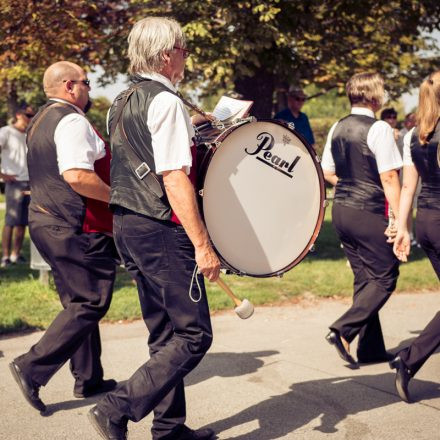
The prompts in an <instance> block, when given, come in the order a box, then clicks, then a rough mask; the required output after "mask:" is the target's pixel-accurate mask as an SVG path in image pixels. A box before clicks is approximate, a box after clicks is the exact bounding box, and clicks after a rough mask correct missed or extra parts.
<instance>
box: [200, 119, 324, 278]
mask: <svg viewBox="0 0 440 440" xmlns="http://www.w3.org/2000/svg"><path fill="white" fill-rule="evenodd" d="M256 122H271V123H273V124H278V125H281V126H282V127H284V128H287V129H288V130H289V131H291V132H293V133H294V134H295V136H297V137H298V138H299V140H300V141H301V142H302V143H303V145H304V146H305V147H306V149H307V151H308V153H309V155H310V156H311V158H312V162H313V165H314V166H315V169H316V171H317V174H318V180H319V189H320V197H319V202H320V208H319V215H318V219H317V221H316V225H315V228H314V230H313V234H312V237H311V238H310V240H309V241H308V243H307V245H306V246H305V248H304V250H303V251H302V252H301V254H300V255H298V257H296V258H295V260H294V261H292V262H291V263H290V264H288V265H287V266H285V267H284V268H282V269H281V270H278V271H276V272H271V273H268V274H253V273H248V272H243V271H241V270H239V269H237V268H236V267H234V266H232V265H231V264H230V263H228V262H227V261H226V260H225V258H224V257H223V256H222V255H221V253H220V252H219V251H218V249H217V248H216V247H215V245H214V243H213V242H212V240H211V239H210V241H211V245H212V247H213V248H214V250H215V252H216V254H217V256H218V258H219V259H220V261H221V262H222V264H223V267H224V268H226V269H228V270H230V271H231V272H232V273H234V274H236V275H241V276H249V277H253V278H270V277H275V276H278V277H279V276H282V275H283V274H284V273H286V272H288V271H289V270H291V269H293V268H294V267H295V266H296V265H297V264H298V263H300V262H301V261H302V260H303V259H304V258H305V256H306V255H307V254H308V253H309V252H310V250H311V248H312V246H313V244H314V243H315V241H316V239H317V238H318V235H319V232H320V230H321V227H322V223H323V221H324V216H325V207H326V206H325V205H326V204H325V200H326V197H325V181H324V173H323V172H322V168H321V165H320V160H319V157H318V155H317V154H316V151H315V149H314V148H313V147H312V146H311V145H310V144H309V143H308V142H307V141H306V139H305V138H304V136H302V135H301V134H300V133H298V132H297V131H296V130H295V129H293V128H292V127H291V126H290V125H289V124H288V123H286V122H283V121H278V120H276V119H258V120H257V121H256ZM249 123H250V124H252V123H253V121H246V122H243V123H240V124H236V125H233V126H231V127H229V128H227V129H226V130H224V131H223V132H221V133H220V134H219V135H218V136H217V137H216V139H215V141H214V142H215V144H217V143H221V142H222V141H223V140H224V139H225V138H226V137H227V136H228V135H229V134H230V133H232V132H233V131H234V130H236V129H237V128H239V127H241V126H243V125H245V124H249ZM216 151H217V147H214V149H213V153H212V154H211V156H210V157H209V160H208V161H207V165H206V170H205V173H204V175H203V184H204V183H205V178H206V173H207V171H208V168H209V165H210V163H211V160H212V158H213V157H214V155H215V153H216ZM202 206H203V203H202ZM201 211H202V218H203V221H204V222H205V213H204V210H203V209H202V210H201ZM205 224H206V222H205ZM208 235H209V231H208Z"/></svg>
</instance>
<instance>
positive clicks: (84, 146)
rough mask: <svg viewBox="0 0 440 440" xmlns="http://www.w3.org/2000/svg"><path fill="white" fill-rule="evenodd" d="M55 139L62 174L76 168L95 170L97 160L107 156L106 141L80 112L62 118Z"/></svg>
mask: <svg viewBox="0 0 440 440" xmlns="http://www.w3.org/2000/svg"><path fill="white" fill-rule="evenodd" d="M54 141H55V145H56V149H57V160H58V168H59V172H60V174H63V173H64V172H65V171H67V170H71V169H75V168H79V169H84V170H93V169H94V163H95V161H96V160H98V159H101V158H103V157H104V156H105V145H104V142H103V141H102V139H101V138H100V137H99V136H98V135H97V134H96V132H95V130H94V129H93V127H92V125H91V124H90V122H89V121H88V120H87V119H86V118H85V117H84V116H83V115H80V114H78V113H70V114H68V115H66V116H64V117H63V118H62V119H61V120H60V122H59V123H58V125H57V127H56V129H55V134H54Z"/></svg>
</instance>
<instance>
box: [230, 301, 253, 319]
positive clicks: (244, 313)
mask: <svg viewBox="0 0 440 440" xmlns="http://www.w3.org/2000/svg"><path fill="white" fill-rule="evenodd" d="M234 310H235V313H236V314H237V315H238V316H239V317H240V318H241V319H247V318H250V317H251V316H252V315H253V314H254V306H253V304H252V303H251V302H250V301H249V300H247V299H244V300H243V301H242V302H241V304H240V305H239V306H237V307H235V309H234Z"/></svg>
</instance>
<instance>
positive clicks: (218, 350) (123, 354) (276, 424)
mask: <svg viewBox="0 0 440 440" xmlns="http://www.w3.org/2000/svg"><path fill="white" fill-rule="evenodd" d="M349 301H350V300H349V299H346V300H335V299H314V298H309V299H304V300H302V301H300V302H298V303H296V304H286V305H284V306H277V307H257V308H256V310H255V314H254V316H253V317H251V318H250V319H248V320H240V319H239V318H238V317H237V316H236V315H235V314H234V312H233V311H232V310H231V311H230V312H224V313H221V314H217V315H215V316H213V318H212V321H213V327H214V343H213V346H212V348H211V350H210V351H209V353H208V354H207V355H206V356H205V358H204V359H203V361H202V362H201V364H200V365H199V366H198V367H197V369H196V370H195V371H193V372H192V373H191V374H190V375H189V376H188V377H187V380H186V385H187V387H186V390H187V393H186V397H187V408H188V417H187V424H188V425H189V426H190V427H193V428H196V427H205V426H206V427H211V428H213V429H214V430H215V431H216V433H217V435H218V438H219V439H235V440H272V439H292V440H293V439H298V440H321V439H326V440H328V439H331V440H333V439H338V440H339V439H341V440H370V439H371V440H373V439H374V440H387V439H390V440H391V439H392V440H406V439H408V440H433V439H440V431H439V424H440V423H439V420H440V386H439V383H440V356H439V355H438V354H434V355H433V356H432V357H431V358H430V359H429V360H428V362H427V363H426V364H425V366H424V367H423V368H422V369H421V370H420V372H419V373H418V375H417V376H416V378H414V379H413V380H412V381H411V383H410V392H411V395H412V396H413V398H414V400H415V403H412V404H407V403H404V402H402V401H401V400H400V399H399V397H398V396H397V395H396V392H395V389H394V376H395V375H394V373H393V372H392V371H391V370H390V369H389V367H388V364H384V363H382V364H371V365H366V366H362V367H361V368H359V369H357V370H352V369H349V368H347V366H345V365H344V363H343V361H342V360H341V359H340V358H339V357H338V356H337V354H336V351H335V349H334V348H333V347H332V346H330V345H329V344H328V343H327V342H326V341H325V339H324V337H325V335H326V334H327V331H328V329H327V326H328V325H329V324H330V323H331V322H333V321H334V320H335V319H336V318H337V317H339V315H340V314H342V313H343V312H344V311H345V310H346V308H347V306H348V304H349ZM439 304H440V292H434V293H420V294H398V295H393V296H392V297H391V299H390V300H389V301H388V303H387V304H386V305H385V307H384V308H383V310H382V311H381V319H382V326H383V333H384V337H385V341H386V345H387V348H388V349H389V350H391V351H396V350H398V349H399V348H402V347H404V346H406V345H408V343H409V341H410V340H411V339H412V338H414V337H415V336H417V334H418V333H419V332H420V330H422V329H423V327H424V326H425V325H426V324H427V323H428V321H429V320H430V319H431V318H432V317H433V316H434V314H435V313H436V312H437V311H438V310H439ZM101 330H102V338H103V355H102V361H103V365H104V369H105V372H106V378H111V377H113V378H116V379H117V380H120V381H122V380H124V379H127V378H128V377H129V376H130V375H131V374H132V373H133V372H134V371H135V369H136V368H137V366H139V365H141V364H142V363H143V362H145V360H146V359H147V358H148V348H147V332H146V329H145V327H144V323H143V321H136V322H132V323H118V324H102V325H101ZM40 337H41V332H35V333H31V334H27V335H19V336H14V337H8V338H2V339H0V393H1V399H0V414H1V417H0V439H2V440H3V439H5V440H6V439H8V440H48V439H49V440H59V439H60V440H61V439H65V440H83V439H87V440H94V439H96V440H98V439H99V437H98V436H97V434H96V433H95V431H94V430H93V428H92V427H91V425H90V424H89V422H88V419H87V417H86V415H87V411H88V410H89V408H91V407H92V405H93V404H94V403H95V402H96V401H97V400H98V399H99V398H100V397H96V398H95V397H94V398H89V399H76V398H74V397H73V394H72V392H73V378H72V376H71V374H70V371H69V367H68V365H65V366H64V367H63V368H62V369H61V370H60V371H59V372H58V373H57V374H56V375H55V376H54V377H53V378H52V380H51V381H50V382H49V383H48V384H47V386H46V387H44V388H42V389H41V392H40V396H41V398H42V400H43V401H44V402H45V403H46V405H47V407H48V409H47V411H46V413H45V414H40V413H39V412H38V411H36V410H34V409H33V408H31V407H30V406H29V405H28V404H27V403H26V402H25V400H24V398H23V397H22V395H21V394H20V392H19V390H18V387H17V385H16V383H15V382H14V381H13V379H12V376H11V375H10V372H9V369H8V363H9V362H10V361H11V360H12V359H13V358H15V357H16V356H18V355H19V354H21V353H23V352H25V351H27V350H28V349H29V348H30V346H31V345H32V344H33V343H35V342H36V341H37V340H38V339H39V338H40ZM353 347H354V346H353ZM150 426H151V415H149V416H147V417H146V418H145V419H144V420H142V421H141V422H139V423H131V422H130V423H129V425H128V428H129V439H130V440H141V439H142V440H148V439H151V435H150Z"/></svg>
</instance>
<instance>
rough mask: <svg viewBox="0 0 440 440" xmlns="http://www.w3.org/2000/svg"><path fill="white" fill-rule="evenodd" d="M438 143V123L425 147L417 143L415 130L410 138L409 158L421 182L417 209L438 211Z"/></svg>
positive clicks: (439, 201) (439, 191) (439, 182)
mask: <svg viewBox="0 0 440 440" xmlns="http://www.w3.org/2000/svg"><path fill="white" fill-rule="evenodd" d="M439 142H440V122H437V126H436V127H435V130H434V133H432V134H431V135H430V136H429V138H428V143H427V144H426V145H421V144H420V142H419V132H418V130H417V128H416V129H415V130H414V131H413V134H412V136H411V158H412V160H413V162H414V165H415V167H416V169H417V172H418V173H419V176H420V178H421V180H422V188H421V190H420V194H419V197H418V199H417V208H427V209H440V168H439V166H438V164H437V146H438V144H439Z"/></svg>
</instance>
